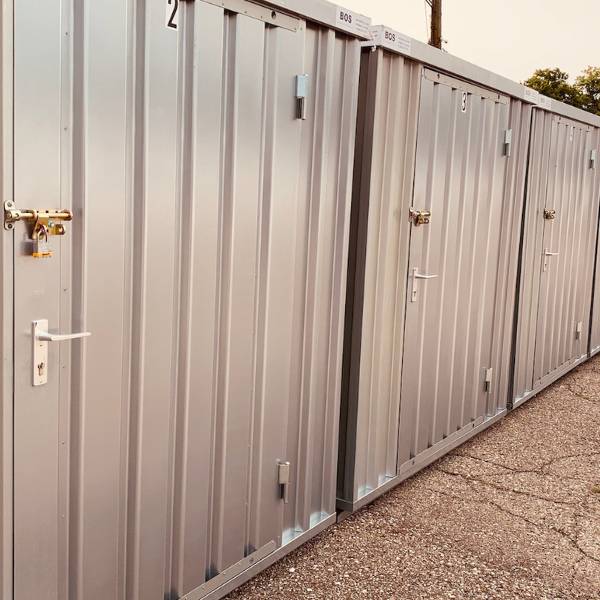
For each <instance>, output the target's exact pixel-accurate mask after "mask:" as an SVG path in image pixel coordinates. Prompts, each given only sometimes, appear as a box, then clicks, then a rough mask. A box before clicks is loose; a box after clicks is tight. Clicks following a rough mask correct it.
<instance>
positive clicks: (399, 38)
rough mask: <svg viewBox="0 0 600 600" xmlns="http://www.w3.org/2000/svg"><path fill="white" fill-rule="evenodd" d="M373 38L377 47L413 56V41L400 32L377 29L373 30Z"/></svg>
mask: <svg viewBox="0 0 600 600" xmlns="http://www.w3.org/2000/svg"><path fill="white" fill-rule="evenodd" d="M371 37H372V40H373V42H375V44H376V45H377V46H383V47H385V48H389V49H390V50H395V51H396V52H399V53H400V54H408V55H410V54H411V51H412V40H411V39H410V38H409V37H408V36H406V35H404V34H403V33H400V32H399V31H395V30H393V29H390V28H389V27H377V28H375V29H371Z"/></svg>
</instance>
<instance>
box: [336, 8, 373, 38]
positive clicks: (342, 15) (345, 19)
mask: <svg viewBox="0 0 600 600" xmlns="http://www.w3.org/2000/svg"><path fill="white" fill-rule="evenodd" d="M335 24H336V25H337V27H339V28H340V29H343V30H345V31H349V32H350V33H354V34H355V35H358V36H361V37H364V38H368V37H369V27H370V25H371V21H370V19H369V18H368V17H365V16H364V15H361V14H359V13H355V12H353V11H351V10H348V9H347V8H344V7H343V6H336V7H335Z"/></svg>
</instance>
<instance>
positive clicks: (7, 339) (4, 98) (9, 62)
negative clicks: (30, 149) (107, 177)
mask: <svg viewBox="0 0 600 600" xmlns="http://www.w3.org/2000/svg"><path fill="white" fill-rule="evenodd" d="M13 2H14V0H2V7H1V12H0V31H1V35H2V41H1V46H0V57H1V58H0V60H1V68H0V74H1V75H0V76H1V80H0V86H1V88H2V90H1V94H2V95H1V98H0V107H1V108H0V181H1V182H2V183H1V185H2V199H1V201H2V202H3V203H4V202H6V201H8V200H12V199H13V194H14V187H13V176H14V173H13V156H12V151H13ZM3 233H4V235H3V237H2V243H1V244H0V263H1V266H2V276H1V277H0V286H1V289H0V310H1V316H0V344H1V347H0V352H1V355H2V366H1V367H0V440H1V441H0V443H1V444H2V446H1V447H0V471H1V474H2V491H1V493H0V512H1V517H0V523H1V526H0V527H1V529H0V565H1V566H0V593H1V594H2V598H6V599H7V600H9V599H10V598H12V597H13V560H12V559H13V403H14V394H13V392H14V389H13V387H14V386H13V374H14V372H13V364H14V347H13V338H14V335H13V328H14V325H13V321H14V310H13V308H14V289H13V287H14V286H13V283H14V277H13V268H14V260H13V258H14V257H13V240H14V233H12V232H7V231H3Z"/></svg>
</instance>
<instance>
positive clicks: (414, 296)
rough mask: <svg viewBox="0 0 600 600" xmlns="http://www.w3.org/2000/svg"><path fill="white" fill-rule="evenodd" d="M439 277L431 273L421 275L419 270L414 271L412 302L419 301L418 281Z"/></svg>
mask: <svg viewBox="0 0 600 600" xmlns="http://www.w3.org/2000/svg"><path fill="white" fill-rule="evenodd" d="M436 277H437V275H433V274H431V273H419V269H416V268H415V269H413V270H412V280H413V282H412V290H411V293H410V301H411V302H416V301H417V294H418V293H419V289H418V287H417V279H435V278H436Z"/></svg>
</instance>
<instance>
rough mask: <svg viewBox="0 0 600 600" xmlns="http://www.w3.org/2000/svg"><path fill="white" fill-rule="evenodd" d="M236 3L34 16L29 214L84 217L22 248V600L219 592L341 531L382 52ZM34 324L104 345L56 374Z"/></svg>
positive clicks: (63, 351)
mask: <svg viewBox="0 0 600 600" xmlns="http://www.w3.org/2000/svg"><path fill="white" fill-rule="evenodd" d="M217 4H218V5H217ZM225 4H229V3H227V2H226V3H225ZM230 4H231V6H232V7H233V9H232V10H228V9H226V8H223V6H221V3H212V2H201V1H196V2H186V3H183V2H179V3H177V2H174V3H172V2H170V1H167V0H153V1H151V2H137V1H134V0H129V1H127V2H124V1H123V0H104V1H102V2H78V1H73V2H66V1H65V0H49V1H48V2H44V3H41V4H40V3H31V2H17V3H15V25H14V27H15V58H14V60H15V74H16V75H15V113H14V137H15V142H14V153H15V167H14V170H15V193H14V197H15V202H16V205H17V206H18V207H19V208H66V209H71V210H72V211H73V213H74V220H73V222H71V223H66V225H65V227H66V235H65V236H62V237H60V236H56V237H52V238H51V239H50V243H49V246H50V247H51V249H52V250H53V252H54V254H53V256H52V257H51V258H45V259H36V258H33V257H32V244H31V242H30V241H29V237H28V232H27V227H26V226H25V225H24V224H22V223H17V224H16V225H15V229H14V236H15V238H14V252H15V282H14V285H15V296H16V310H15V332H16V333H15V398H14V404H15V415H14V433H15V435H14V437H15V443H14V470H15V482H14V498H15V511H14V584H15V596H14V597H15V600H31V599H32V598H40V599H44V600H64V599H65V598H73V599H75V598H76V599H77V600H105V599H106V598H115V599H120V600H163V599H165V598H169V599H176V598H180V597H183V596H184V595H185V594H188V593H191V595H190V596H189V597H190V598H194V599H195V598H201V597H204V596H206V595H207V594H211V593H213V592H214V591H215V589H216V588H219V586H221V585H223V584H224V583H226V582H228V581H229V580H231V578H233V577H235V576H236V575H239V574H240V573H242V572H243V571H244V569H246V568H249V567H250V566H252V567H253V568H255V567H257V566H258V563H259V561H260V559H261V558H264V557H265V556H267V555H270V554H272V553H273V552H274V550H276V549H277V548H279V547H281V546H282V545H284V544H286V543H287V542H292V541H293V542H294V543H299V542H300V541H302V539H303V537H302V536H304V539H306V536H307V535H310V534H311V532H312V534H314V530H317V529H318V528H319V527H321V528H322V527H323V526H325V525H327V524H329V523H331V522H333V521H334V520H335V474H336V456H337V434H336V431H337V424H338V420H339V415H338V413H339V410H338V403H339V388H340V379H341V346H342V334H343V329H342V325H343V305H344V290H345V268H346V263H347V245H348V222H349V209H350V182H351V164H352V157H353V152H354V131H355V119H356V97H357V83H358V61H359V53H360V44H359V41H358V40H357V39H354V38H352V37H349V36H346V35H343V34H338V33H336V32H334V31H333V30H331V29H328V28H326V27H321V26H318V25H315V24H312V23H307V22H305V21H304V20H302V19H299V18H295V17H291V16H289V15H285V14H283V13H280V12H276V11H273V12H272V9H271V8H269V9H268V10H265V9H264V7H263V8H261V7H260V6H258V5H257V4H250V3H244V2H243V0H236V1H235V2H232V3H230ZM177 6H179V14H177V15H176V16H177V20H178V27H179V29H173V27H172V26H171V25H172V24H173V22H174V21H173V19H171V17H172V16H173V15H172V13H173V11H174V10H175V7H177ZM236 7H237V9H238V10H236ZM240 10H241V11H243V12H244V13H246V12H247V15H246V14H240V12H239V11H240ZM275 20H276V21H277V23H276V24H274V23H273V21H275ZM175 22H177V21H175ZM303 74H307V75H308V77H309V82H310V83H309V88H308V93H307V97H306V100H305V102H306V105H305V117H306V118H305V119H304V120H303V119H301V118H299V116H300V115H299V106H298V100H297V98H296V95H297V93H296V88H295V81H296V79H295V78H296V76H297V75H303ZM36 319H46V320H47V321H48V327H49V329H50V330H51V331H52V332H61V333H71V332H80V331H83V330H84V329H89V330H90V331H91V333H92V335H91V337H89V338H87V339H85V340H73V341H55V342H49V355H48V360H47V361H45V362H44V364H43V365H42V364H39V365H37V364H35V363H34V361H33V359H32V322H33V321H34V320H36ZM38 370H39V372H40V373H42V372H43V373H47V375H48V382H47V383H46V384H44V385H40V386H35V387H34V386H33V385H32V381H33V377H34V375H35V373H36V372H38ZM285 461H289V462H290V463H291V465H290V471H291V474H290V476H289V478H288V479H287V481H288V482H289V484H290V485H289V487H287V488H286V487H285V486H284V485H281V483H282V482H284V481H285V478H284V469H281V470H280V467H279V463H280V462H285ZM284 492H285V494H284ZM284 495H285V499H288V500H289V503H287V504H286V503H284ZM215 593H216V594H217V595H218V594H221V593H222V590H217V591H216V592H215ZM186 598H187V596H186ZM7 600H8V599H7Z"/></svg>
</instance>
